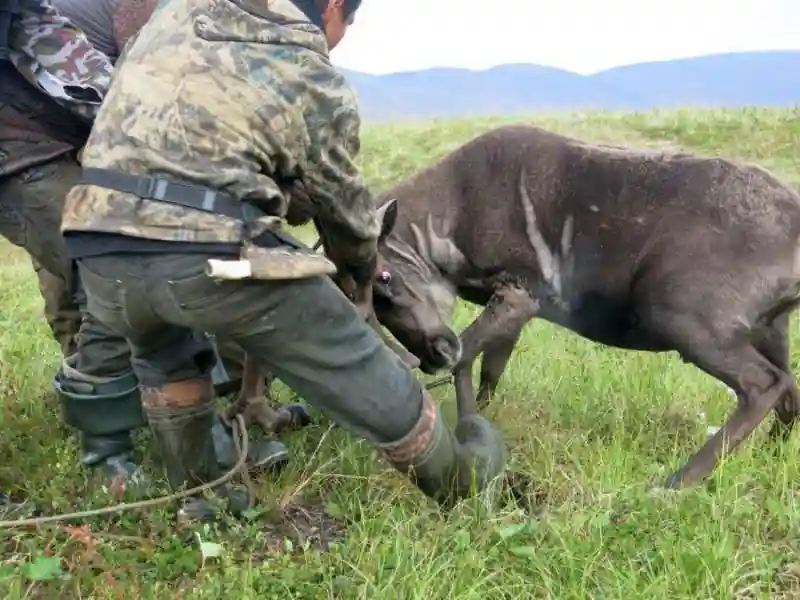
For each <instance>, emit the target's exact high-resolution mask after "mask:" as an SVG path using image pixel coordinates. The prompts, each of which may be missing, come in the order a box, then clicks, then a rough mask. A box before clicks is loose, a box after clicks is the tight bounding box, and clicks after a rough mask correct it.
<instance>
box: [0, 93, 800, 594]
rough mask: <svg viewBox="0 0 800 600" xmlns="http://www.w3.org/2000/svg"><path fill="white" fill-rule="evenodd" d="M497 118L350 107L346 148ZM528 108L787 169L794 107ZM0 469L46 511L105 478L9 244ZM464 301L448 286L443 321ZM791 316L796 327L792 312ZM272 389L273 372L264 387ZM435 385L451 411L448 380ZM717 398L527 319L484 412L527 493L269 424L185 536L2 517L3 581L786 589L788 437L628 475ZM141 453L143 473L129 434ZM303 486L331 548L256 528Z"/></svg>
mask: <svg viewBox="0 0 800 600" xmlns="http://www.w3.org/2000/svg"><path fill="white" fill-rule="evenodd" d="M502 122H507V121H503V120H482V121H474V122H453V123H449V122H441V123H430V124H418V125H409V126H405V127H382V128H380V129H367V131H365V134H364V137H365V139H364V145H363V166H364V169H365V171H366V173H367V175H368V177H369V179H370V180H371V181H372V182H373V183H374V184H375V185H376V186H377V187H383V186H386V185H388V184H390V183H392V182H394V181H396V180H398V179H400V178H402V177H405V176H408V175H410V174H411V173H413V172H414V171H415V170H417V169H419V168H421V167H423V166H424V165H426V164H428V163H429V162H430V161H432V160H434V159H435V158H437V157H438V156H440V155H442V154H443V153H444V152H447V151H449V150H451V149H453V148H455V147H456V146H458V145H459V144H461V143H463V142H465V141H466V140H468V139H469V138H471V137H472V136H474V135H475V134H477V133H478V132H480V131H482V130H486V129H488V128H489V127H491V126H493V125H497V124H499V123H502ZM535 122H536V123H539V124H542V125H544V126H545V127H549V128H552V129H555V130H557V131H562V132H566V133H570V134H574V135H577V136H580V137H582V138H586V139H589V140H596V141H602V142H606V143H615V144H628V145H632V146H662V147H668V148H676V149H678V148H680V149H687V150H695V151H698V152H700V153H703V154H709V155H710V154H716V155H722V156H728V157H735V158H739V159H745V160H752V161H755V162H758V163H759V164H761V165H763V166H766V167H768V168H771V169H774V170H775V171H777V172H778V173H779V174H780V175H782V176H783V177H785V178H786V179H787V180H789V181H791V182H794V183H797V182H800V169H799V168H798V160H799V159H798V157H800V110H794V111H788V110H787V111H771V110H761V109H748V110H736V111H734V110H731V111H705V112H689V111H681V112H663V113H661V112H659V113H642V114H620V115H613V114H602V113H591V114H585V115H566V116H562V117H557V118H550V119H546V118H543V119H538V120H536V121H535ZM0 282H2V284H1V285H0V307H1V308H0V327H1V328H2V329H1V331H2V334H0V401H2V403H3V410H2V412H1V413H0V418H2V419H3V421H2V434H1V435H0V489H4V490H6V491H12V492H14V493H18V494H24V495H28V496H30V497H32V498H34V499H36V500H37V501H38V502H41V503H42V504H44V505H46V506H49V508H50V509H51V510H52V511H67V510H71V509H82V508H86V507H88V506H102V505H103V504H104V503H105V502H106V500H105V498H104V496H103V494H102V493H101V491H100V490H98V489H96V486H93V481H92V480H91V479H89V478H87V475H86V473H85V472H84V471H83V470H82V468H81V467H80V466H78V465H77V464H76V455H77V440H76V438H75V437H74V436H73V435H71V433H70V432H69V430H68V429H67V428H66V427H65V426H64V425H63V424H62V423H61V417H60V414H59V412H58V406H57V403H56V400H55V399H54V397H53V396H52V394H51V392H50V381H51V377H52V374H53V372H54V370H55V368H56V365H57V363H58V351H57V348H56V345H55V343H54V342H52V341H51V339H50V338H49V335H48V330H47V328H46V325H45V323H44V320H43V318H42V312H41V310H42V302H41V299H40V297H39V295H38V292H37V287H36V281H35V278H34V276H33V271H32V269H31V267H30V264H29V262H28V259H27V257H26V256H25V255H24V254H23V253H22V252H20V251H18V250H16V249H12V248H11V247H10V246H7V245H6V246H2V247H0ZM474 314H475V311H474V310H473V309H472V308H469V307H466V306H461V307H459V310H458V314H457V326H458V327H463V326H464V325H465V324H466V323H467V322H468V321H469V319H470V318H472V317H473V315H474ZM792 331H793V336H794V337H795V338H797V337H798V336H799V335H800V331H798V329H797V326H796V324H795V326H794V327H793V330H792ZM279 389H280V392H281V396H282V397H283V398H285V399H288V398H290V397H291V393H290V392H289V391H288V390H286V389H285V388H283V387H280V388H279ZM435 396H436V398H437V399H438V400H439V401H441V403H442V404H443V405H444V406H445V408H446V411H447V413H448V415H449V418H452V416H453V412H454V407H453V392H452V389H451V388H447V387H445V388H438V389H437V390H436V391H435ZM731 407H732V401H731V400H730V398H729V397H728V396H727V394H726V390H725V388H724V387H722V386H721V385H720V384H718V383H717V382H715V381H713V380H711V379H710V378H709V377H707V376H705V375H704V374H702V373H700V372H699V371H698V370H697V369H695V368H694V367H692V366H689V365H685V364H683V363H681V362H680V361H679V360H678V359H677V357H676V356H674V355H660V356H657V355H648V354H638V353H633V352H623V351H618V350H613V349H606V348H602V347H600V346H598V345H595V344H592V343H590V342H588V341H585V340H582V339H580V338H578V337H577V336H575V335H573V334H570V333H568V332H566V331H564V330H559V329H558V328H556V327H555V326H552V325H549V324H546V323H543V322H535V323H533V324H531V325H530V326H529V327H528V328H527V330H526V331H525V334H524V336H523V338H522V340H521V342H520V344H519V346H518V348H517V350H516V352H515V354H514V355H513V357H512V360H511V363H510V365H509V369H508V371H507V373H506V376H505V378H504V379H503V380H502V382H501V385H500V389H499V392H498V396H497V397H496V399H495V402H494V404H493V405H492V406H491V407H490V409H489V410H488V412H487V415H488V416H489V417H490V418H491V419H492V420H493V421H494V422H496V423H497V424H498V426H499V427H500V428H501V429H502V432H503V435H504V437H505V440H506V442H507V445H508V449H509V455H510V464H511V466H512V467H513V468H515V469H519V470H523V471H525V472H526V473H528V474H529V475H530V476H531V477H532V478H533V480H534V481H535V485H536V490H535V500H536V502H537V510H536V511H535V514H527V515H526V514H524V513H523V512H522V511H521V510H519V509H511V508H503V509H489V508H487V507H485V506H482V505H480V504H479V503H478V502H475V501H471V502H465V503H463V504H462V505H461V506H460V507H459V508H458V510H456V511H455V513H454V514H452V515H451V516H450V518H449V519H447V520H445V519H442V518H440V517H439V516H438V514H437V512H436V510H435V508H434V507H433V506H431V503H430V502H428V501H427V500H426V499H425V498H424V497H423V496H422V495H421V494H420V493H418V492H417V491H416V490H415V489H414V488H412V487H411V486H410V485H409V484H408V483H407V482H406V481H405V480H404V479H403V478H402V477H400V476H399V475H397V474H396V473H394V472H393V471H392V470H391V469H390V468H388V467H387V466H386V465H385V463H383V462H381V460H380V459H379V458H377V456H376V454H375V453H374V452H373V451H372V450H371V449H370V448H369V447H368V446H367V445H366V444H365V443H362V442H360V441H358V440H355V439H353V438H351V437H350V436H349V435H347V434H346V433H345V432H344V431H342V430H341V429H330V428H329V424H328V423H327V422H325V421H324V420H323V419H322V418H321V417H320V416H319V414H315V416H316V418H317V421H316V424H315V425H314V426H312V427H310V428H308V429H307V430H304V431H303V432H299V433H292V434H288V435H286V436H285V437H284V439H285V440H286V442H287V444H289V445H290V447H291V449H292V451H293V452H294V456H295V459H294V466H293V467H292V468H291V469H289V470H288V471H287V472H285V473H283V474H282V475H281V476H280V477H278V478H269V477H261V478H260V479H259V480H258V481H257V485H258V488H259V491H260V495H261V497H262V499H263V500H264V501H265V502H266V503H267V507H268V509H269V510H267V511H266V512H265V513H264V514H261V515H254V516H253V518H252V519H251V520H250V521H246V522H244V523H240V524H233V525H231V527H230V529H229V530H228V531H227V532H225V533H221V532H219V531H212V530H208V531H203V532H201V533H200V537H202V538H203V540H204V541H210V542H216V543H219V544H220V545H221V546H222V550H223V552H222V554H221V556H219V557H217V558H208V559H206V560H205V561H203V560H202V556H201V553H200V547H199V542H198V537H197V536H187V535H186V534H185V533H183V532H179V531H177V530H176V529H175V527H174V526H173V524H172V522H171V520H170V515H169V512H168V511H166V510H162V509H159V510H154V511H150V512H149V513H148V514H147V516H146V517H144V518H143V517H142V516H141V515H140V514H138V513H126V514H123V515H121V516H119V517H116V518H113V519H100V518H98V519H96V520H94V521H92V522H91V527H90V529H88V533H87V530H77V529H69V528H66V527H53V528H47V529H41V530H39V531H30V530H17V531H13V532H0V548H2V554H0V596H2V597H4V598H22V597H28V598H37V597H38V598H59V597H61V598H98V599H99V598H109V599H117V598H142V599H145V598H197V599H206V598H208V599H212V598H213V599H216V598H220V597H224V596H227V597H231V598H237V599H242V600H248V599H255V598H308V599H311V598H343V599H344V598H348V599H349V598H378V599H381V600H390V599H401V600H406V599H408V600H412V599H419V600H439V599H446V598H453V599H459V600H472V599H474V600H489V599H500V598H509V599H511V598H552V599H558V600H566V599H571V598H576V599H577V598H598V599H612V598H624V599H626V600H631V599H633V598H642V599H647V600H656V599H670V600H677V599H687V600H688V599H707V598H708V599H712V598H713V599H717V598H718V599H721V600H722V599H726V600H727V599H731V598H742V599H744V598H748V599H749V598H764V599H766V598H800V518H799V516H798V509H797V508H796V503H797V498H798V492H800V465H799V464H798V462H797V461H796V460H794V457H796V456H797V451H798V443H800V439H798V436H795V437H794V438H793V439H792V440H791V441H790V442H789V443H787V444H786V446H785V447H784V448H783V449H782V453H781V455H780V456H778V457H775V456H774V455H773V454H772V453H771V452H769V451H767V450H766V448H765V441H766V440H765V435H764V428H762V429H760V430H759V431H758V432H757V433H756V435H754V436H753V437H752V438H751V439H750V440H749V441H748V442H747V443H745V444H744V445H743V446H742V447H741V449H740V450H739V451H738V452H737V453H736V454H735V455H734V456H733V457H731V458H730V459H729V460H728V461H726V462H725V463H723V464H722V465H721V466H720V468H719V469H718V470H717V472H716V474H715V476H714V477H713V478H712V479H711V480H710V482H709V483H708V484H707V485H703V486H700V487H698V488H695V489H691V490H686V491H683V492H681V493H678V494H653V493H648V491H647V485H648V484H649V483H650V482H652V481H654V480H660V479H661V478H662V477H664V476H665V475H666V474H667V473H668V472H669V470H671V469H674V468H675V467H677V466H678V465H679V464H680V463H681V462H682V461H684V460H685V459H686V458H688V456H689V455H690V454H691V453H692V452H694V451H695V450H697V449H698V448H699V447H700V445H701V444H702V443H703V442H704V440H705V437H706V435H707V427H708V426H710V425H719V424H721V422H722V421H723V420H724V418H725V415H726V414H727V412H728V411H729V410H730V408H731ZM140 437H141V445H142V450H143V451H144V452H143V453H144V454H145V455H146V465H147V467H148V469H151V470H153V471H154V472H155V473H160V471H159V468H160V467H159V465H158V464H157V463H154V458H153V452H152V451H150V450H149V449H148V445H149V444H150V437H149V435H148V434H147V433H146V432H142V434H141V436H140ZM303 498H308V499H315V498H321V499H322V501H323V502H324V503H325V505H326V506H327V507H328V509H329V511H330V512H331V513H332V514H334V515H335V516H337V517H338V518H340V519H342V520H343V522H344V523H345V525H346V537H345V539H344V540H342V541H341V542H339V543H338V544H337V545H336V546H335V547H334V548H333V549H332V550H331V551H330V552H327V553H317V552H313V551H304V549H303V545H302V543H300V542H298V541H297V540H295V541H294V543H291V544H284V545H283V546H282V548H281V547H280V545H277V547H278V548H279V549H278V550H276V544H275V543H274V541H273V542H272V543H268V541H267V540H266V538H265V536H264V531H265V528H266V527H268V525H269V524H270V523H271V522H272V520H273V518H274V515H275V514H276V511H277V510H279V509H280V507H285V506H290V505H292V504H293V503H297V502H299V501H300V500H301V499H303Z"/></svg>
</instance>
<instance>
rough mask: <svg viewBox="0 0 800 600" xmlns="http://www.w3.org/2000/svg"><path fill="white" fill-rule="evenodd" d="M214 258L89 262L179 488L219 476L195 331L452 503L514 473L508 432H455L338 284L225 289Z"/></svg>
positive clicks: (202, 349) (85, 265) (204, 349)
mask: <svg viewBox="0 0 800 600" xmlns="http://www.w3.org/2000/svg"><path fill="white" fill-rule="evenodd" d="M208 258H225V257H222V256H220V257H217V256H205V255H200V254H167V255H155V254H152V255H136V254H125V255H109V256H104V257H94V258H87V259H83V260H81V261H79V269H80V273H81V280H82V282H83V285H84V288H85V290H86V294H87V303H88V307H89V310H90V311H91V312H92V314H94V315H96V316H97V318H98V319H101V320H102V321H103V323H105V324H106V325H108V326H109V327H110V328H112V329H113V330H114V331H116V332H117V333H119V334H120V335H124V336H125V337H126V338H127V340H128V342H129V343H130V346H131V350H132V355H133V361H132V364H133V367H134V371H135V372H136V375H137V377H138V378H139V380H140V381H141V383H142V385H143V386H144V387H143V389H145V390H146V392H145V393H144V394H143V404H144V409H145V412H146V413H147V416H148V419H149V421H150V424H151V426H152V427H153V428H154V430H155V432H156V433H155V435H156V436H157V437H158V439H159V441H160V445H161V447H162V453H163V454H165V455H169V457H170V458H169V459H166V458H165V462H167V463H168V464H169V463H170V462H171V463H174V465H173V468H172V471H171V473H170V472H169V467H168V476H169V478H170V482H171V484H172V485H173V486H175V487H183V486H184V485H187V484H188V483H196V482H197V481H202V480H208V479H210V478H211V477H213V475H214V472H213V464H214V462H215V461H214V460H212V456H211V452H212V450H210V449H209V445H208V431H207V423H206V422H205V421H204V419H206V418H207V417H206V414H207V410H208V409H207V405H208V402H209V400H208V389H209V387H208V371H209V368H210V365H211V355H212V354H211V349H210V347H209V345H208V343H207V342H205V341H204V340H202V339H199V338H197V336H194V335H193V334H192V331H208V332H210V333H220V332H225V334H226V335H227V336H228V337H229V338H230V339H232V340H234V341H235V342H236V343H238V344H239V345H240V346H241V347H242V348H244V349H245V350H246V351H247V352H248V353H249V354H250V355H252V356H254V357H256V358H257V359H258V360H259V362H260V363H261V364H263V365H264V366H265V367H266V368H269V369H270V372H272V373H273V374H274V375H275V376H276V377H278V378H280V379H281V381H283V382H285V383H286V384H287V385H288V386H289V387H291V388H292V389H293V390H294V391H296V392H297V393H299V394H300V395H302V396H303V398H305V399H306V401H307V402H308V403H309V404H311V405H312V406H315V407H316V408H318V409H319V410H320V411H322V412H323V413H325V414H326V415H327V416H328V417H329V418H330V419H331V420H333V421H335V422H336V423H338V424H339V425H341V426H342V427H344V428H345V429H347V430H349V431H350V432H352V433H353V434H355V435H357V436H359V437H361V438H364V439H366V440H368V441H370V442H372V443H373V444H375V445H376V446H378V447H379V448H380V449H381V450H382V451H383V452H384V455H385V456H386V457H387V458H388V459H389V461H390V463H391V464H392V465H394V466H395V467H396V468H397V469H398V470H400V471H401V472H404V473H408V474H409V476H410V477H411V478H412V479H413V480H414V481H415V483H416V484H417V486H418V487H419V488H420V489H421V490H422V491H423V492H424V493H425V494H427V495H428V496H430V497H432V498H435V499H436V500H437V501H439V502H441V503H443V504H447V503H450V502H451V501H453V500H454V499H458V498H461V497H463V496H465V495H466V494H467V493H469V491H470V490H471V489H472V487H471V485H470V484H471V483H473V482H474V483H476V484H477V486H478V488H481V487H483V486H484V485H485V484H486V482H487V481H488V480H489V479H492V478H493V477H494V476H496V475H498V474H499V473H500V472H501V471H502V469H503V466H504V461H505V455H504V450H503V444H502V441H501V440H500V437H499V435H498V433H497V432H496V431H495V430H494V429H493V428H492V427H491V426H490V425H489V423H488V422H487V421H485V420H484V419H483V418H482V417H480V416H475V417H473V418H470V419H465V420H464V421H462V422H461V423H459V425H458V427H457V428H456V430H455V431H453V430H451V429H450V428H449V427H448V426H447V425H446V424H445V423H444V420H443V419H442V417H441V414H440V412H439V410H438V409H437V408H436V406H435V405H434V404H433V402H432V400H431V398H430V397H429V396H428V395H427V394H426V393H425V392H424V391H423V389H422V386H421V384H420V382H419V381H417V379H416V378H415V377H414V375H413V373H412V372H411V371H410V370H409V369H408V368H407V367H406V366H405V365H404V364H403V363H402V362H401V361H400V359H399V358H398V357H397V355H395V354H394V353H393V352H392V351H391V350H389V349H388V347H387V346H386V345H385V344H384V343H383V342H382V340H381V339H380V337H379V336H378V335H377V333H376V332H375V331H374V330H373V329H372V328H371V327H369V326H368V325H367V324H366V323H365V322H364V321H363V320H362V319H361V318H360V317H359V315H358V313H357V312H356V309H355V307H354V306H353V304H352V303H351V302H350V301H349V300H348V299H347V298H346V297H345V296H344V294H342V292H341V291H340V290H339V289H338V288H337V287H336V286H335V285H334V284H333V282H332V281H331V280H330V279H328V278H313V279H304V280H297V281H287V282H268V281H252V280H244V281H216V280H213V279H210V278H209V277H208V276H207V275H206V273H205V265H206V261H207V259H208ZM204 453H206V454H204ZM201 456H202V457H203V459H202V460H201V459H200V457H201ZM189 473H193V476H192V477H190V476H189ZM473 477H474V479H473Z"/></svg>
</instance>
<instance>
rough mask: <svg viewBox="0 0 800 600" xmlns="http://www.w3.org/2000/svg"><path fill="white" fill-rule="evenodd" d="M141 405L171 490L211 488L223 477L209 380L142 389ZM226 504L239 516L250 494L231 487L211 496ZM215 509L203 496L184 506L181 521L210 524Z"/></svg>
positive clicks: (221, 488)
mask: <svg viewBox="0 0 800 600" xmlns="http://www.w3.org/2000/svg"><path fill="white" fill-rule="evenodd" d="M142 405H143V407H144V411H145V414H146V415H147V421H148V422H149V424H150V428H151V429H152V431H153V435H154V436H155V439H156V443H157V445H158V447H159V449H160V450H161V457H162V460H163V461H164V466H165V468H166V472H167V480H168V481H169V484H170V487H171V488H172V489H173V490H175V491H178V490H182V489H186V488H190V487H195V486H198V485H201V484H203V483H209V482H211V481H213V480H215V479H217V478H218V477H220V476H221V474H222V470H221V469H220V466H219V463H218V461H217V454H216V452H215V450H214V439H213V434H212V427H213V425H214V422H215V419H216V415H215V414H214V387H213V383H212V381H211V377H210V376H207V377H203V378H198V379H190V380H186V381H180V382H175V383H169V384H166V385H164V386H163V387H160V388H142ZM213 493H214V494H216V495H217V496H218V497H220V498H221V499H223V500H227V501H228V510H229V511H230V512H231V513H233V514H234V515H239V514H241V513H242V511H244V510H245V509H246V508H247V500H248V494H247V491H246V490H244V489H243V488H240V487H238V486H233V485H231V484H230V483H227V484H224V485H222V486H220V487H218V488H216V489H215V490H214V491H213ZM215 517H216V510H215V508H214V505H213V504H212V503H211V502H209V501H208V500H206V498H205V497H203V496H192V497H189V498H187V499H185V500H183V501H181V506H180V508H179V510H178V519H179V521H186V520H197V521H212V520H214V519H215Z"/></svg>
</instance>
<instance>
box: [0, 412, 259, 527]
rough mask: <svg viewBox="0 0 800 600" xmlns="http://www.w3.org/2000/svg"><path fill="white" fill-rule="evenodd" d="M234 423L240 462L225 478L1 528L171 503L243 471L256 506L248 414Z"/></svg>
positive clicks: (18, 521) (12, 522)
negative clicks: (249, 459) (249, 460)
mask: <svg viewBox="0 0 800 600" xmlns="http://www.w3.org/2000/svg"><path fill="white" fill-rule="evenodd" d="M231 425H232V426H233V440H234V445H235V447H236V453H237V454H238V460H237V461H236V464H235V465H233V467H231V468H230V470H229V471H228V472H227V473H225V474H224V475H222V476H221V477H218V478H217V479H215V480H214V481H210V482H208V483H204V484H202V485H198V486H197V487H193V488H191V489H189V490H186V491H183V492H175V493H173V494H169V495H168V496H161V497H159V498H151V499H149V500H139V501H138V502H123V503H121V504H115V505H113V506H106V507H104V508H96V509H93V510H84V511H80V512H72V513H65V514H61V515H48V516H43V517H33V518H30V519H14V520H9V521H0V529H16V528H19V527H37V526H39V525H45V524H47V523H57V522H61V521H74V520H75V519H85V518H87V517H96V516H99V515H108V514H116V513H121V512H124V511H127V510H135V509H142V508H152V507H154V506H158V505H160V504H166V503H167V502H173V501H175V500H181V499H183V498H188V497H189V496H195V495H197V494H200V493H202V492H205V491H207V490H213V489H214V488H218V487H219V486H221V485H223V484H225V483H228V482H229V481H230V480H231V479H233V477H234V476H235V475H236V474H237V473H239V472H240V471H241V472H242V479H243V480H244V482H245V485H246V486H247V492H248V496H249V499H248V505H249V506H250V507H252V506H253V504H254V502H255V495H254V493H253V486H252V481H251V480H250V477H249V474H248V473H247V469H244V466H245V461H246V460H247V452H248V450H249V447H250V440H249V439H248V436H247V427H246V425H245V422H244V417H242V415H236V419H235V420H234V422H233V423H232V424H231Z"/></svg>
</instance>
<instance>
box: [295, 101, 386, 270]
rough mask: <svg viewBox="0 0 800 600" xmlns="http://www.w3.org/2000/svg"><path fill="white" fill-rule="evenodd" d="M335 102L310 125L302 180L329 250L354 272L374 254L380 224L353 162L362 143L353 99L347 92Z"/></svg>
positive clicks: (364, 184)
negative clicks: (308, 145)
mask: <svg viewBox="0 0 800 600" xmlns="http://www.w3.org/2000/svg"><path fill="white" fill-rule="evenodd" d="M331 105H332V107H333V110H328V111H324V110H322V111H320V114H318V115H314V117H315V119H314V123H310V124H309V133H310V139H311V147H310V149H309V152H308V156H307V158H306V163H305V165H304V169H303V175H302V179H303V185H304V187H305V189H306V192H307V193H308V198H309V199H310V200H311V202H312V203H313V204H314V206H315V208H316V218H317V219H318V220H319V221H320V222H321V223H322V227H323V228H324V238H325V246H326V251H328V252H330V253H331V258H332V259H333V260H334V261H336V262H338V263H340V265H339V266H340V267H344V268H345V270H348V271H351V270H352V268H358V267H364V266H367V264H368V263H369V262H370V261H371V260H372V259H373V258H374V256H375V251H376V245H377V240H378V235H379V233H380V224H379V223H378V220H377V215H376V207H375V202H374V199H373V197H372V194H371V193H370V191H369V189H368V187H367V185H366V182H365V181H364V177H363V175H362V173H361V170H360V169H359V168H358V166H357V165H356V163H355V159H356V157H357V156H358V152H359V150H360V146H361V144H360V138H359V136H360V127H361V119H360V117H359V115H358V111H357V108H356V104H355V101H354V100H352V99H351V95H350V94H348V95H347V96H346V98H345V101H344V102H342V101H341V99H339V101H338V102H331ZM325 113H327V118H326V115H325ZM331 113H332V114H331ZM320 233H323V232H320Z"/></svg>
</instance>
